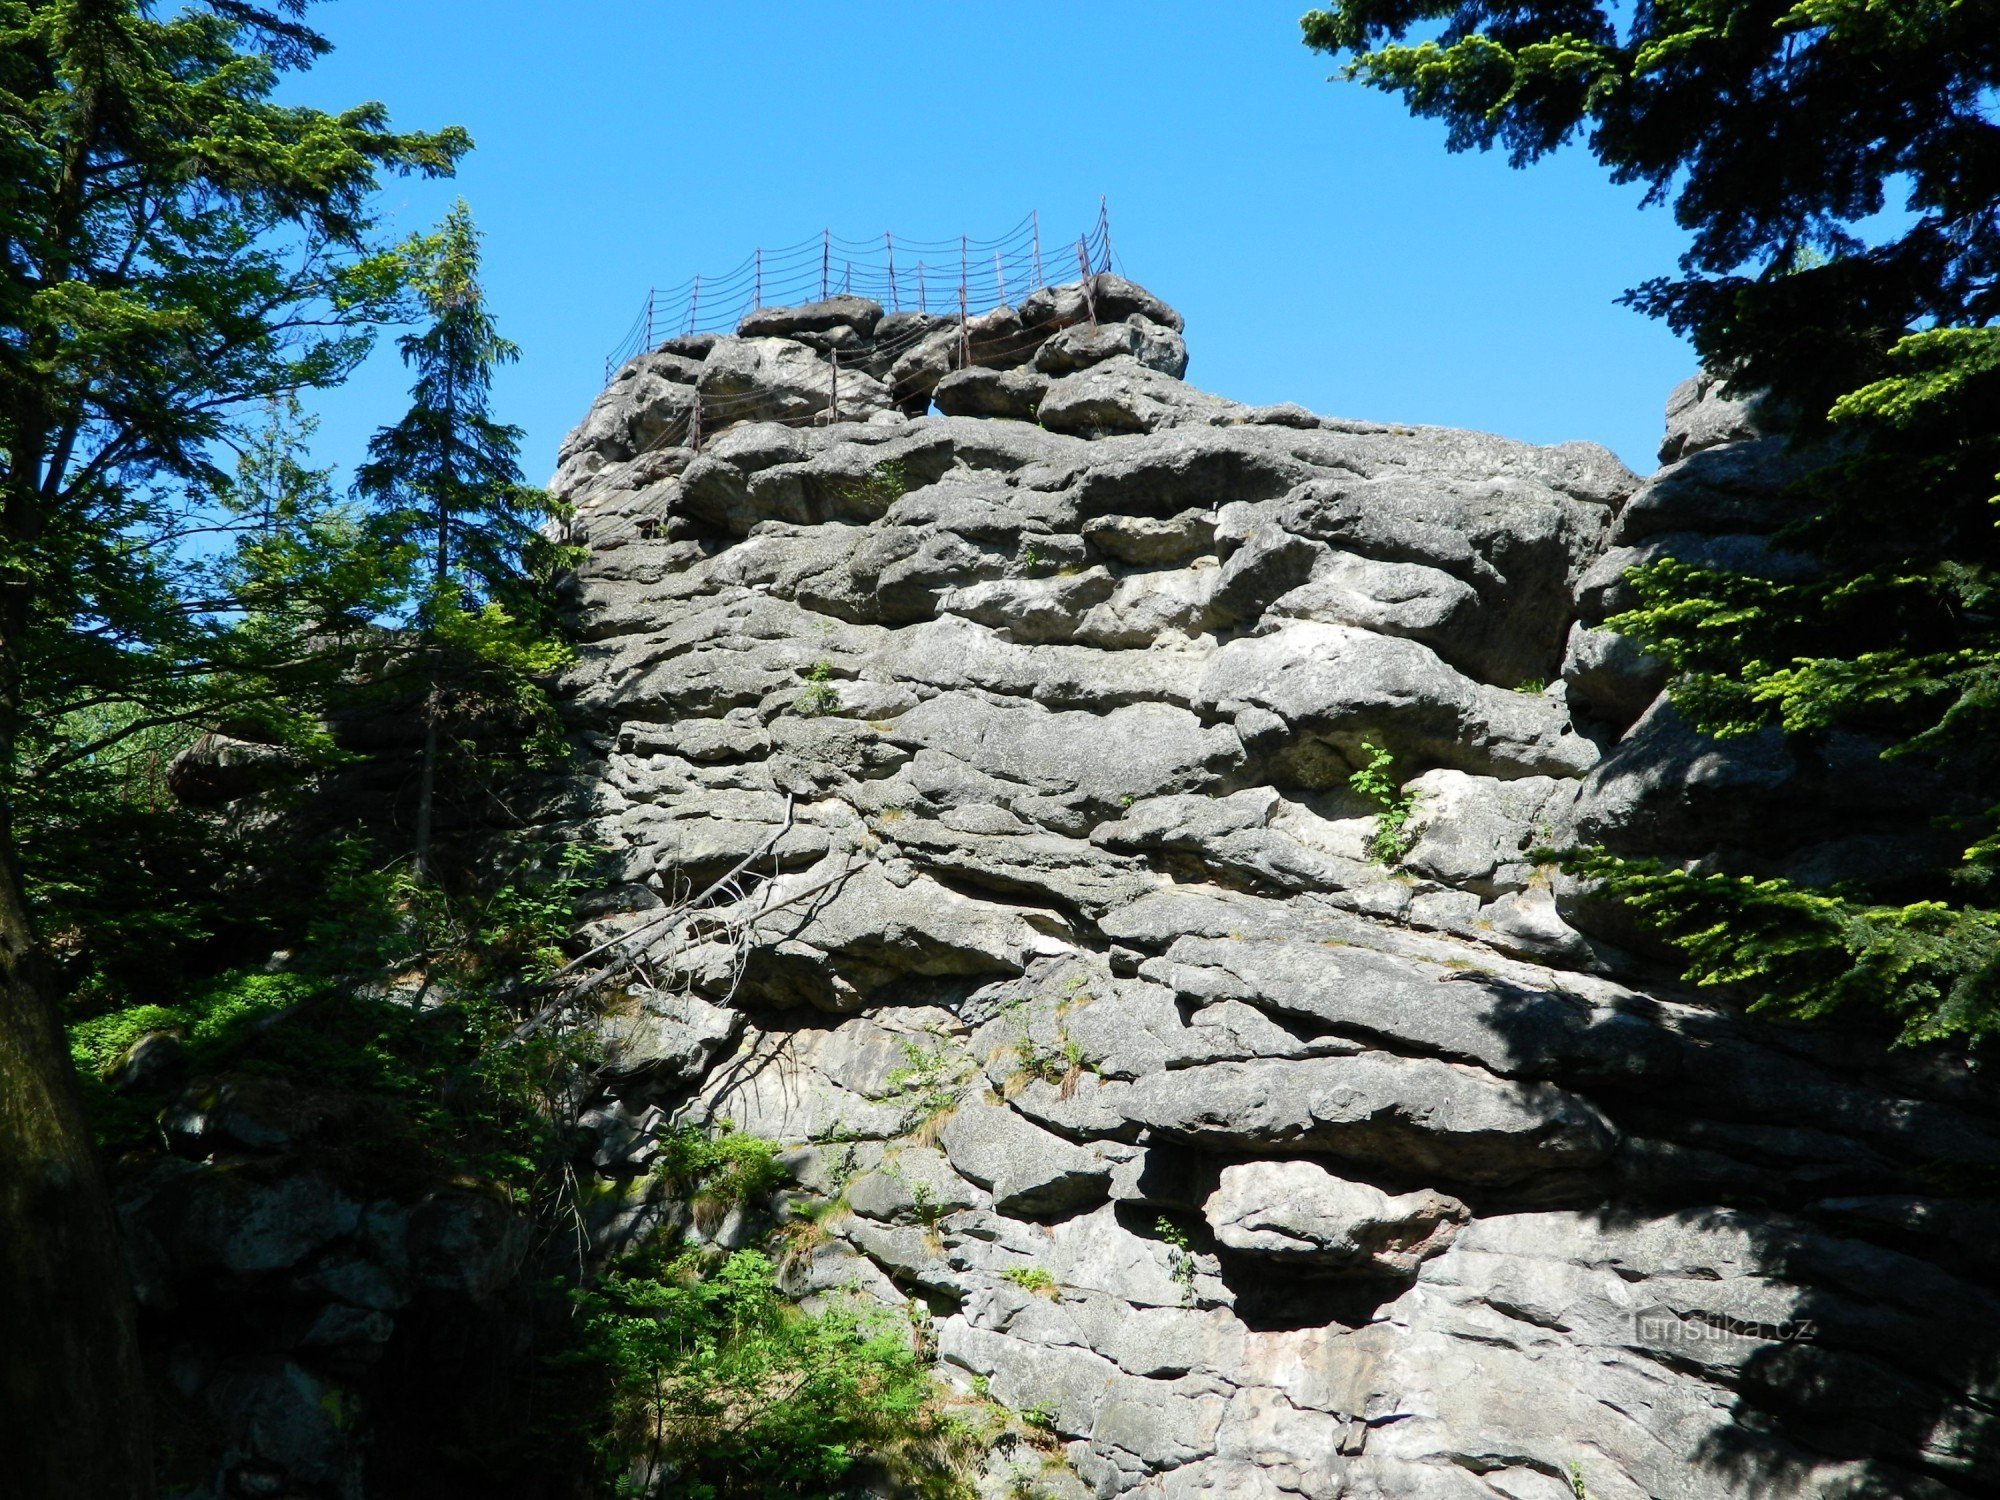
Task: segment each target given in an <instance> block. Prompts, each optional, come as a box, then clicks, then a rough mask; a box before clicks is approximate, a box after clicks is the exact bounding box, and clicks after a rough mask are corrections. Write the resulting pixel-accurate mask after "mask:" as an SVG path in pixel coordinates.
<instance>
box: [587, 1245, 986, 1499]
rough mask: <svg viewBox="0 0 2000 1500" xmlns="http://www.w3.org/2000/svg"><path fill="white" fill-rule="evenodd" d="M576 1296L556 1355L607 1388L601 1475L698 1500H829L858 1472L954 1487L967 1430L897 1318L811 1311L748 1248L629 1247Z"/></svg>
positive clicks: (917, 1486)
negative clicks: (611, 1418) (778, 1498)
mask: <svg viewBox="0 0 2000 1500" xmlns="http://www.w3.org/2000/svg"><path fill="white" fill-rule="evenodd" d="M576 1302H577V1308H578V1313H579V1316H580V1318H581V1320H582V1340H581V1343H580V1346H579V1348H577V1349H576V1350H574V1351H572V1352H571V1353H569V1354H567V1355H566V1356H565V1360H566V1361H567V1362H568V1363H569V1364H571V1365H572V1366H581V1367H584V1368H587V1369H592V1370H595V1371H598V1372H601V1373H602V1375H603V1376H604V1378H605V1379H606V1381H607V1383H608V1385H609V1388H610V1391H611V1393H612V1405H613V1410H614V1412H615V1415H616V1422H615V1425H614V1428H613V1433H612V1435H611V1436H610V1437H608V1438H606V1439H605V1440H603V1441H602V1442H601V1443H600V1444H599V1456H600V1459H601V1461H602V1464H603V1471H604V1475H605V1478H606V1479H607V1481H611V1482H617V1481H619V1480H622V1479H623V1477H624V1476H625V1475H626V1474H627V1473H629V1472H630V1471H631V1466H632V1464H633V1463H634V1461H635V1460H637V1461H638V1462H639V1464H640V1465H641V1467H642V1469H645V1470H650V1471H652V1472H653V1473H655V1474H657V1475H658V1476H660V1477H661V1478H662V1479H664V1480H666V1482H667V1484H668V1487H669V1489H670V1490H671V1492H672V1493H674V1494H677V1495H688V1496H693V1497H701V1500H730V1497H738V1496H740V1497H745V1500H748V1497H752V1496H758V1497H761V1496H766V1495H791V1496H797V1497H806V1500H812V1497H826V1500H834V1497H841V1496H847V1495H850V1494H852V1493H854V1492H855V1489H856V1488H857V1486H858V1485H860V1484H862V1483H863V1482H865V1481H866V1480H867V1479H869V1478H870V1477H878V1478H886V1479H887V1480H889V1481H891V1482H893V1483H894V1484H895V1485H896V1486H897V1488H898V1490H899V1492H902V1493H910V1494H914V1495H919V1496H931V1497H938V1500H946V1497H957V1496H959V1495H962V1494H964V1493H965V1487H964V1485H963V1484H962V1482H961V1481H960V1480H959V1478H958V1475H957V1463H958V1462H959V1461H961V1460H962V1459H963V1458H964V1457H966V1456H967V1455H966V1453H965V1446H966V1444H965V1435H964V1433H963V1431H962V1429H960V1428H959V1427H958V1426H957V1425H956V1424H952V1423H950V1422H949V1421H948V1419H947V1418H946V1416H945V1414H944V1412H943V1411H942V1408H941V1406H940V1403H939V1396H938V1392H937V1390H936V1387H935V1386H934V1385H933V1383H932V1380H931V1377H930V1375H929V1372H928V1371H927V1369H926V1368H925V1366H924V1364H923V1361H922V1360H921V1359H920V1358H919V1356H918V1354H917V1353H916V1352H915V1350H913V1349H912V1347H911V1340H910V1335H909V1329H908V1327H907V1325H904V1324H903V1323H902V1322H901V1321H900V1320H897V1319H893V1318H891V1317H889V1316H887V1315H884V1314H874V1315H864V1314H858V1313H854V1312H849V1311H846V1310H843V1309H839V1308H835V1309H833V1310H830V1311H828V1312H826V1313H824V1314H822V1315H820V1316H818V1317H812V1316H809V1315H808V1314H806V1313H804V1312H803V1311H801V1310H800V1309H799V1308H798V1307H797V1306H796V1305H795V1304H793V1303H792V1302H791V1301H790V1300H788V1299H787V1298H786V1297H785V1296H784V1295H783V1293H782V1292H780V1291H779V1289H778V1286H777V1281H776V1277H775V1274H774V1271H773V1268H772V1265H771V1262H770V1261H769V1260H768V1259H767V1258H766V1257H765V1256H764V1255H762V1254H760V1253H758V1252H757V1251H754V1250H740V1251H737V1252H735V1253H734V1254H731V1255H729V1256H727V1257H724V1258H721V1259H719V1260H718V1259H715V1258H713V1257H710V1256H707V1255H703V1254H701V1253H699V1252H686V1253H682V1254H679V1255H674V1256H672V1257H668V1256H666V1255H665V1254H664V1253H661V1252H651V1253H647V1254H642V1255H641V1256H640V1257H639V1258H637V1259H635V1260H633V1261H631V1262H629V1263H628V1264H626V1265H625V1266H622V1267H620V1268H618V1269H616V1270H614V1271H613V1272H611V1273H610V1274H609V1275H607V1276H606V1277H605V1278H604V1280H603V1281H602V1282H601V1283H600V1284H599V1285H597V1286H595V1287H592V1288H589V1289H586V1290H584V1291H581V1292H579V1293H577V1294H576Z"/></svg>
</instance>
